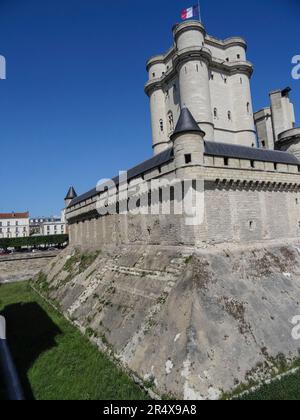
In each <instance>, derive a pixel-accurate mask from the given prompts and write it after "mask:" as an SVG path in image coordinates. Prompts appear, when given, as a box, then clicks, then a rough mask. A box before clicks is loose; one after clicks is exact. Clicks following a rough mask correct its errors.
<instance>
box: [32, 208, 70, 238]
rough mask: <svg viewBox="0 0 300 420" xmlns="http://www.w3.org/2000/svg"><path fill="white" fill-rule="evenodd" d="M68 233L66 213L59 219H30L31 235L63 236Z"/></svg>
mask: <svg viewBox="0 0 300 420" xmlns="http://www.w3.org/2000/svg"><path fill="white" fill-rule="evenodd" d="M65 233H66V223H65V219H64V212H63V213H62V216H61V217H60V218H59V217H35V218H31V219H30V234H31V235H38V236H48V235H63V234H65Z"/></svg>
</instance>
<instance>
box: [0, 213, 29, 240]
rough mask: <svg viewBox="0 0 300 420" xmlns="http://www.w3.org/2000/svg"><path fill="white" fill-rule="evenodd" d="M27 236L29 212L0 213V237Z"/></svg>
mask: <svg viewBox="0 0 300 420" xmlns="http://www.w3.org/2000/svg"><path fill="white" fill-rule="evenodd" d="M27 236H29V213H28V212H24V213H0V238H24V237H27Z"/></svg>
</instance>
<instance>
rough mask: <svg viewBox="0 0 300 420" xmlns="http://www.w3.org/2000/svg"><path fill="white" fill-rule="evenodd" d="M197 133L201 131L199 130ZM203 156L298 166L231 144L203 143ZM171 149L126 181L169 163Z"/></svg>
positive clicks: (288, 158) (286, 157) (290, 159)
mask: <svg viewBox="0 0 300 420" xmlns="http://www.w3.org/2000/svg"><path fill="white" fill-rule="evenodd" d="M199 131H201V130H200V129H199ZM204 146H205V155H207V156H218V157H228V158H236V159H246V160H256V161H262V162H274V163H283V164H289V165H300V162H299V160H298V159H297V158H296V156H294V155H292V154H291V153H287V152H280V151H276V150H265V149H256V148H252V147H245V146H238V145H233V144H225V143H217V142H211V141H205V142H204ZM173 156H174V154H173V148H169V149H167V150H165V151H163V152H162V153H159V154H158V155H156V156H154V157H152V158H151V159H149V160H146V161H145V162H143V163H141V164H139V165H137V166H135V167H134V168H132V169H130V170H129V171H128V181H129V180H131V179H133V178H136V177H138V176H139V175H142V174H144V173H145V172H148V171H150V170H152V169H155V168H158V167H159V166H161V165H164V164H166V163H169V162H170V161H171V160H172V159H173ZM113 181H114V183H115V184H116V186H118V185H119V177H118V176H117V177H115V178H113ZM98 194H99V192H98V191H97V189H96V188H93V189H92V190H90V191H88V192H86V193H85V194H82V195H80V196H79V197H75V198H74V199H73V200H72V201H71V203H70V204H69V207H72V206H74V205H76V204H78V203H81V202H82V201H85V200H88V199H89V198H92V197H95V196H96V195H98Z"/></svg>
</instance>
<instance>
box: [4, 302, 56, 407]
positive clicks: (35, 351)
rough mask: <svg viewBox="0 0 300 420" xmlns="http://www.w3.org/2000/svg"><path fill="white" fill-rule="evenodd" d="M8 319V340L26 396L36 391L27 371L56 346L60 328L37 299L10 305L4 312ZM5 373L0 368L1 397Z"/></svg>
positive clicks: (31, 398)
mask: <svg viewBox="0 0 300 420" xmlns="http://www.w3.org/2000/svg"><path fill="white" fill-rule="evenodd" d="M1 315H3V316H4V317H5V318H6V323H7V340H8V344H9V348H10V351H11V353H12V357H13V360H14V362H15V365H16V369H17V372H18V374H19V377H20V381H21V384H22V387H23V390H24V394H25V398H26V399H27V400H33V399H34V395H33V392H32V389H31V386H30V382H29V380H28V371H29V369H30V368H31V366H32V365H33V364H34V362H35V361H36V359H37V358H38V357H39V356H40V355H41V354H42V353H44V352H45V351H47V350H49V349H51V348H53V347H56V342H55V337H56V336H57V335H59V334H61V331H60V329H59V328H58V327H57V326H56V325H55V324H54V323H53V321H52V320H51V319H50V318H49V317H48V315H47V313H46V312H45V311H44V310H43V309H42V308H41V307H40V306H39V305H38V304H37V303H34V302H32V303H17V304H13V305H9V306H7V307H6V308H5V309H4V310H3V311H2V312H1ZM2 380H3V375H1V372H0V400H1V399H2V400H3V399H4V398H5V393H4V384H3V383H2Z"/></svg>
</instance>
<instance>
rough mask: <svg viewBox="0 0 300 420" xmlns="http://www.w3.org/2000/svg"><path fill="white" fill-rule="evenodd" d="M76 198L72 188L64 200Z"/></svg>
mask: <svg viewBox="0 0 300 420" xmlns="http://www.w3.org/2000/svg"><path fill="white" fill-rule="evenodd" d="M76 197H77V194H76V191H75V190H74V188H73V187H70V188H69V191H68V193H67V195H66V197H65V200H73V199H74V198H76Z"/></svg>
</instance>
